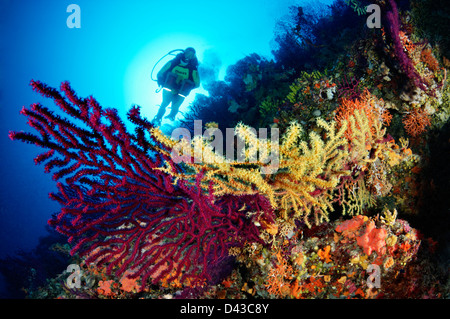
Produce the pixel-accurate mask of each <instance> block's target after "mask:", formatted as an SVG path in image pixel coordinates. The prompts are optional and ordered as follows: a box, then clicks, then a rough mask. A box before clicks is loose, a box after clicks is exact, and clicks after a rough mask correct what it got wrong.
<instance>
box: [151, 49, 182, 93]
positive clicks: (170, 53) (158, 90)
mask: <svg viewBox="0 0 450 319" xmlns="http://www.w3.org/2000/svg"><path fill="white" fill-rule="evenodd" d="M175 52H180V53H182V52H183V53H184V50H183V49H175V50H172V51H170V52H169V53H166V54H165V55H164V56H162V57H161V58H160V59H159V60H158V61H157V62H156V63H155V65H154V66H153V68H152V72H151V73H150V78H151V79H152V81H155V82H157V83H158V79H154V78H153V72H154V71H155V68H156V66H157V65H158V64H159V63H160V62H161V61H162V60H163V59H164V58H165V57H167V56H169V55H171V56H174V57H175V56H177V54H175ZM158 84H159V83H158ZM159 86H160V87H159V88H158V89H157V90H156V93H159V92H160V91H161V89H163V86H162V85H159Z"/></svg>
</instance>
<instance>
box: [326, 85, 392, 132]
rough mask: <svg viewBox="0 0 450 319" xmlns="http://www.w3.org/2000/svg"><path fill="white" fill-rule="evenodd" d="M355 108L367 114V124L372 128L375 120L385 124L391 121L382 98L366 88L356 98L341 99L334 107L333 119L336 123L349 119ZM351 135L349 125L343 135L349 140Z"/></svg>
mask: <svg viewBox="0 0 450 319" xmlns="http://www.w3.org/2000/svg"><path fill="white" fill-rule="evenodd" d="M356 110H360V111H363V112H364V113H365V114H366V115H367V119H368V121H369V123H368V125H369V127H370V128H371V129H372V130H373V129H374V128H373V124H374V123H375V122H378V121H382V122H383V124H384V125H386V126H388V125H390V123H391V119H392V115H391V114H390V113H389V111H388V110H387V109H386V108H385V107H384V102H383V100H382V99H380V100H378V99H376V97H375V96H373V95H372V94H371V93H370V92H369V91H368V90H367V89H365V90H364V92H363V93H362V94H361V96H360V97H359V98H358V99H356V100H352V99H342V103H341V105H340V106H339V107H338V108H337V109H336V116H335V120H336V121H337V122H338V123H342V121H344V120H349V118H350V116H354V114H355V111H356ZM352 136H353V132H352V128H351V126H350V125H349V126H348V127H347V131H346V132H345V137H346V138H347V139H349V140H351V139H352Z"/></svg>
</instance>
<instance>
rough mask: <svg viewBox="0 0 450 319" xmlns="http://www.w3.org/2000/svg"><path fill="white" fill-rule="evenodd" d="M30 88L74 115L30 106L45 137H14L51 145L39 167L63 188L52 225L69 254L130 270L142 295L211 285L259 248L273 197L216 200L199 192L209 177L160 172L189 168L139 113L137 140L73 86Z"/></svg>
mask: <svg viewBox="0 0 450 319" xmlns="http://www.w3.org/2000/svg"><path fill="white" fill-rule="evenodd" d="M31 86H32V87H33V89H34V90H35V91H37V92H39V93H40V94H42V95H43V96H45V97H48V98H51V99H53V100H54V102H55V103H56V105H57V106H58V107H59V108H60V109H61V110H62V111H63V113H62V114H65V115H68V117H65V118H63V117H61V116H60V115H57V114H55V113H54V112H53V111H51V110H49V109H48V108H46V107H44V106H42V105H41V104H32V105H31V107H30V108H23V109H22V111H21V114H23V115H25V116H26V117H27V118H28V124H29V125H30V126H31V127H33V128H34V129H36V130H37V132H38V133H39V135H40V136H38V135H34V134H31V133H26V132H10V134H9V136H10V138H11V139H12V140H20V141H24V142H28V143H32V144H35V145H37V146H39V147H42V148H44V149H48V151H46V152H44V153H42V154H40V155H38V156H37V157H36V158H35V163H36V164H45V171H46V172H53V179H54V180H55V181H58V183H57V187H58V190H59V192H57V193H51V194H50V197H51V198H52V199H54V200H56V201H58V202H59V203H60V204H61V205H62V209H61V211H60V212H59V213H58V214H56V215H54V216H53V217H52V218H51V219H50V220H49V224H50V225H51V226H53V227H55V228H56V230H57V231H59V232H60V233H62V234H64V235H66V236H68V237H69V242H70V243H71V244H72V245H73V248H72V250H71V253H72V254H74V253H77V254H78V255H80V256H81V257H82V258H84V260H85V262H86V263H87V264H88V265H92V264H93V265H95V266H96V267H105V268H106V272H107V274H114V275H115V276H118V277H120V276H122V275H123V274H124V273H125V272H126V276H127V277H129V278H139V279H140V280H141V287H142V289H144V288H145V287H146V286H148V285H149V284H152V283H153V284H157V283H158V282H159V281H160V280H162V279H163V278H164V279H165V280H167V281H170V280H175V279H177V280H178V281H179V282H181V283H183V284H184V285H185V286H187V287H195V286H201V285H204V284H205V283H206V284H208V283H210V282H211V280H212V279H211V275H210V273H211V271H212V270H213V269H214V266H215V265H220V263H221V262H222V261H223V260H225V259H227V258H228V259H229V257H228V251H229V249H230V248H231V247H240V246H242V245H243V244H244V243H245V242H255V241H256V242H261V239H260V237H259V235H260V229H259V228H258V227H257V226H256V225H260V223H258V222H256V220H255V219H256V218H263V219H264V220H265V222H266V223H268V222H271V221H273V216H274V214H273V211H272V208H271V206H270V203H269V202H268V200H267V199H266V198H265V197H264V196H261V195H259V194H249V195H240V196H238V195H223V196H215V195H214V194H213V192H212V185H211V183H210V184H209V186H206V187H201V183H202V184H203V185H204V184H205V183H206V185H208V181H207V180H206V179H205V176H204V174H203V171H201V172H200V173H196V175H193V176H191V180H190V181H189V182H188V181H187V180H183V179H177V180H175V178H174V177H173V175H171V174H168V173H167V172H165V170H164V169H160V168H161V167H163V166H164V167H170V169H171V170H172V172H178V173H184V172H185V169H184V168H183V166H182V165H183V164H182V163H181V164H176V163H175V162H174V161H173V160H172V159H171V156H170V150H169V149H167V147H166V146H165V145H162V144H160V143H158V142H157V141H156V140H155V139H154V138H152V135H151V134H150V133H149V132H150V129H152V128H153V126H152V124H151V123H150V122H149V121H148V120H146V119H145V118H143V117H141V115H140V111H139V107H137V106H134V107H132V108H131V110H130V111H129V112H128V119H129V120H130V121H131V122H132V123H133V124H134V125H135V127H136V129H135V133H134V134H131V133H129V132H128V131H127V128H126V126H125V125H124V123H123V122H122V121H121V119H120V118H119V116H118V114H117V110H115V109H103V108H102V107H101V106H100V104H99V103H98V102H97V101H96V100H95V99H94V98H93V97H88V98H86V99H83V98H79V97H77V95H76V94H75V92H74V91H73V90H72V88H71V87H70V85H69V83H68V82H63V83H62V84H61V92H60V91H58V90H57V89H54V88H51V87H49V86H47V85H45V84H44V83H41V82H38V81H31ZM62 93H64V95H65V96H63V95H62ZM205 189H207V190H206V191H205ZM215 280H217V278H216V279H215Z"/></svg>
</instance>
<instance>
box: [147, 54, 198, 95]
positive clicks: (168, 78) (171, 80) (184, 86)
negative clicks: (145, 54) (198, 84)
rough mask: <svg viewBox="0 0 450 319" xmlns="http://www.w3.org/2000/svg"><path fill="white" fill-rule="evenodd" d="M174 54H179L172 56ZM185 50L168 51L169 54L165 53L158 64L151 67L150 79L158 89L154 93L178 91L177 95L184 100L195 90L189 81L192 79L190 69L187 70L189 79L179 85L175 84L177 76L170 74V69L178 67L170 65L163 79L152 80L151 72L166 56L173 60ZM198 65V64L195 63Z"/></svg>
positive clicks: (192, 83)
mask: <svg viewBox="0 0 450 319" xmlns="http://www.w3.org/2000/svg"><path fill="white" fill-rule="evenodd" d="M175 52H180V53H178V54H176V55H175V54H174V53H175ZM184 52H185V50H182V49H175V50H172V51H170V52H169V53H167V54H166V55H164V56H163V57H162V58H160V59H159V60H158V62H156V64H155V65H154V66H153V69H152V72H151V75H150V76H151V79H152V80H153V81H155V82H157V83H158V85H159V88H158V89H157V90H156V93H159V92H160V91H161V89H164V90H167V91H172V90H178V95H180V96H181V97H183V98H185V97H186V96H188V95H189V93H190V92H191V91H192V89H194V88H195V84H194V82H193V81H192V80H191V79H190V78H192V69H191V68H189V71H188V72H189V78H188V79H184V80H182V81H181V83H177V78H178V76H177V75H176V74H174V73H172V69H174V68H175V67H177V66H178V65H172V66H171V68H170V69H169V70H167V71H166V74H165V78H164V79H154V78H153V72H154V70H155V68H156V66H157V65H158V64H159V63H160V62H161V61H162V60H163V59H164V58H165V57H167V56H169V55H172V56H175V58H177V57H178V56H180V54H181V53H184ZM197 63H198V62H197Z"/></svg>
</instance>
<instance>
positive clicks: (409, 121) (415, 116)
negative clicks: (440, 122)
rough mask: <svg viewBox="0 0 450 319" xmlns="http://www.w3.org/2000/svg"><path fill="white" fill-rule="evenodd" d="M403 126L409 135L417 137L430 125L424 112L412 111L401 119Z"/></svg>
mask: <svg viewBox="0 0 450 319" xmlns="http://www.w3.org/2000/svg"><path fill="white" fill-rule="evenodd" d="M403 125H404V126H405V130H406V132H407V133H408V134H409V135H411V136H413V137H417V136H419V135H420V134H422V133H423V132H425V131H426V128H427V126H429V125H431V120H430V117H429V116H428V114H427V112H426V111H425V110H423V109H413V110H412V111H410V112H409V113H408V114H406V116H405V117H404V118H403Z"/></svg>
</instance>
